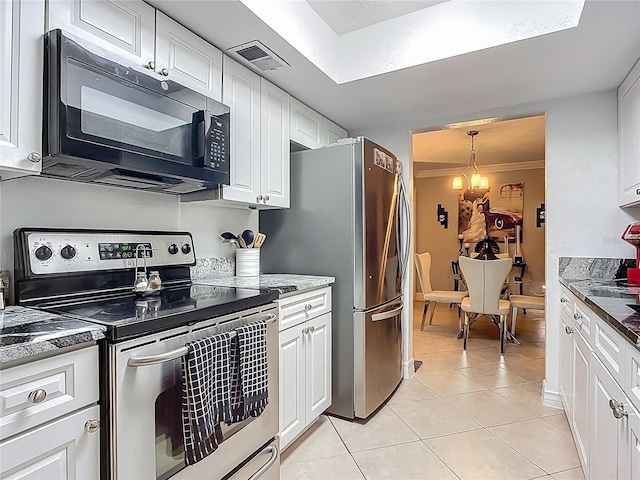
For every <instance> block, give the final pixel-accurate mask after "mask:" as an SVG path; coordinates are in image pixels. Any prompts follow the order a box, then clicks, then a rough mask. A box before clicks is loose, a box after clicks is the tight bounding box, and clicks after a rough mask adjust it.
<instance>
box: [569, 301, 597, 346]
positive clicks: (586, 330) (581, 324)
mask: <svg viewBox="0 0 640 480" xmlns="http://www.w3.org/2000/svg"><path fill="white" fill-rule="evenodd" d="M572 318H573V323H574V324H575V326H576V328H577V329H578V330H579V331H580V333H581V334H582V336H583V337H584V338H585V339H586V340H587V342H589V343H591V342H590V340H591V338H592V336H591V332H592V330H593V319H594V318H595V315H592V314H591V311H590V310H588V309H587V308H586V307H585V306H583V305H581V304H578V303H577V302H576V303H575V304H574V307H573V315H572Z"/></svg>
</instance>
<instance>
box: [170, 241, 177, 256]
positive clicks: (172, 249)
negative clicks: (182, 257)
mask: <svg viewBox="0 0 640 480" xmlns="http://www.w3.org/2000/svg"><path fill="white" fill-rule="evenodd" d="M169 253H170V254H171V255H175V254H176V253H178V246H177V245H176V244H175V243H172V244H171V245H169Z"/></svg>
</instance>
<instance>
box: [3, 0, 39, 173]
mask: <svg viewBox="0 0 640 480" xmlns="http://www.w3.org/2000/svg"><path fill="white" fill-rule="evenodd" d="M43 33H44V0H40V1H36V0H31V1H28V0H4V1H2V2H0V65H2V69H0V105H1V107H0V170H1V171H0V175H1V176H2V177H10V176H16V175H21V174H31V173H35V174H37V173H40V170H41V168H42V162H41V161H40V160H41V158H42V157H41V155H42V151H41V148H42V129H41V125H42V69H43V63H42V62H43V51H44V43H43V36H42V35H43Z"/></svg>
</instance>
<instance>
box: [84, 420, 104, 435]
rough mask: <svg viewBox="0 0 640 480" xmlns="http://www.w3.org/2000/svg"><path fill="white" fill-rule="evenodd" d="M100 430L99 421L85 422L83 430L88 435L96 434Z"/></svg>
mask: <svg viewBox="0 0 640 480" xmlns="http://www.w3.org/2000/svg"><path fill="white" fill-rule="evenodd" d="M99 428H100V420H87V423H85V424H84V429H85V430H86V431H87V432H89V433H96V432H97V431H98V429H99Z"/></svg>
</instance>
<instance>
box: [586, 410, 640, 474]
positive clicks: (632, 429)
mask: <svg viewBox="0 0 640 480" xmlns="http://www.w3.org/2000/svg"><path fill="white" fill-rule="evenodd" d="M625 411H626V412H627V415H628V416H627V417H626V418H623V419H621V420H620V421H621V422H624V423H626V428H624V427H625V425H624V423H623V424H622V428H621V435H620V437H619V440H618V452H619V454H618V478H619V479H621V480H634V479H638V478H640V413H638V410H636V409H635V408H634V407H633V405H630V404H629V402H626V403H625ZM591 478H595V477H591Z"/></svg>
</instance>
